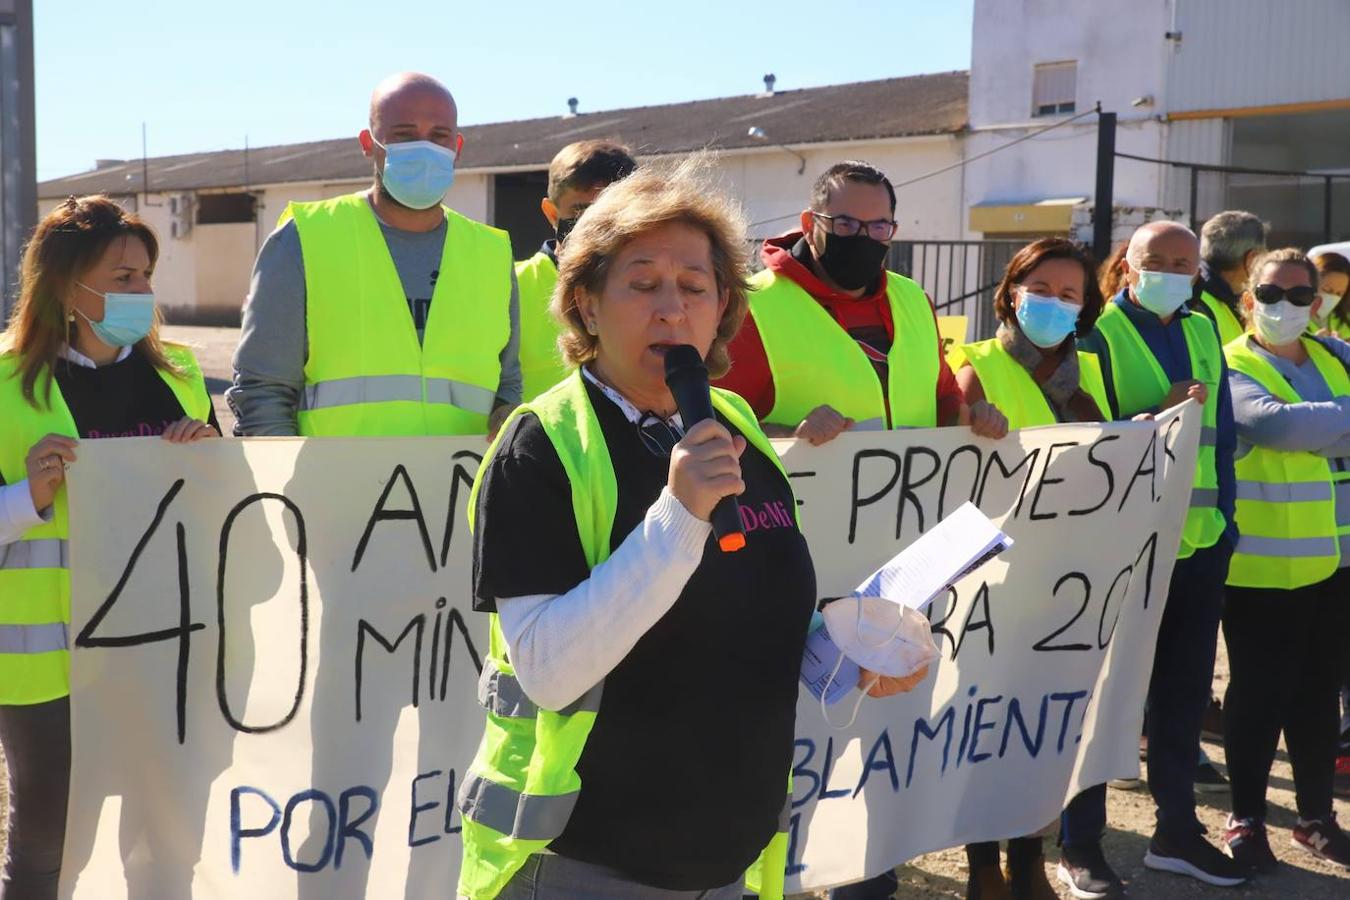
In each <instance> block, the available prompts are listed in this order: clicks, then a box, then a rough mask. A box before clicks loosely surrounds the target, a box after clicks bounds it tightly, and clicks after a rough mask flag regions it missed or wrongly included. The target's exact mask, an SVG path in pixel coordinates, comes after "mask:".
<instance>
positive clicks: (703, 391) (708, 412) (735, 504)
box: [670, 374, 745, 553]
mask: <svg viewBox="0 0 1350 900" xmlns="http://www.w3.org/2000/svg"><path fill="white" fill-rule="evenodd" d="M670 388H671V393H672V394H674V396H675V405H676V407H677V408H678V409H679V411H680V418H681V419H683V420H684V425H685V428H692V427H694V426H695V425H697V424H698V423H699V422H702V421H703V420H704V419H711V418H714V415H713V408H712V397H711V396H710V395H709V392H708V382H707V375H706V374H704V376H703V378H693V379H691V378H689V377H688V376H687V375H686V376H685V377H681V378H676V379H675V380H673V381H671V382H670ZM708 518H709V521H710V522H711V523H712V527H713V534H714V535H715V536H716V538H717V546H718V547H720V548H721V549H722V552H723V553H735V552H736V551H737V550H740V549H742V548H744V547H745V531H744V530H743V529H742V527H741V504H740V502H739V501H738V500H737V499H736V497H735V495H734V494H730V495H728V496H726V497H723V498H722V499H721V500H718V501H717V505H716V506H714V507H713V511H712V515H711V516H709V517H708Z"/></svg>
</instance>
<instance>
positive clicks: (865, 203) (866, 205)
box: [717, 161, 1008, 900]
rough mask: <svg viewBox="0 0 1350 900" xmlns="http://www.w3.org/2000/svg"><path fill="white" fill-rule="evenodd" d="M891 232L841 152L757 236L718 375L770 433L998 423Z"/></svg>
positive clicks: (984, 428)
mask: <svg viewBox="0 0 1350 900" xmlns="http://www.w3.org/2000/svg"><path fill="white" fill-rule="evenodd" d="M895 231H896V222H895V188H894V187H892V186H891V182H890V179H888V178H887V177H886V175H885V174H884V173H883V172H881V171H880V170H879V169H877V168H876V167H875V166H871V165H869V164H867V163H865V162H858V161H847V162H841V163H837V164H835V165H833V166H831V167H830V168H828V169H826V170H825V172H824V173H823V174H822V175H821V176H820V177H819V178H818V179H816V182H815V185H814V186H813V188H812V191H811V202H810V205H809V206H808V207H807V208H806V209H805V210H803V211H802V213H801V219H800V230H798V231H792V232H789V233H787V234H785V235H782V236H781V237H777V238H771V239H770V240H767V241H765V242H764V248H763V251H762V258H763V261H764V266H765V268H764V270H763V271H761V272H759V273H758V274H756V275H755V276H754V277H753V278H752V279H751V285H752V287H753V288H754V291H753V292H752V293H751V294H750V312H749V314H748V315H747V316H746V319H745V324H744V325H742V326H741V330H740V332H739V333H738V334H737V335H736V337H735V339H733V340H732V342H731V345H730V347H729V348H728V349H729V353H730V356H731V371H730V372H728V373H727V375H726V376H725V377H723V378H722V379H720V380H719V381H718V382H717V384H718V386H720V387H723V388H726V389H728V390H731V391H735V392H736V393H737V394H740V395H741V396H742V397H744V398H745V399H746V400H747V401H748V402H749V403H750V406H751V408H752V409H753V410H754V411H755V415H756V416H757V417H758V418H759V420H760V421H761V422H762V423H763V426H764V432H765V433H766V434H767V435H769V436H770V437H796V438H800V439H802V440H806V441H810V442H811V443H812V444H815V445H820V444H824V443H826V442H828V441H832V440H834V439H835V438H836V437H838V436H839V435H840V434H842V433H843V432H845V431H847V430H849V429H860V430H874V429H878V430H879V429H887V428H933V427H936V426H940V425H958V424H965V425H969V426H970V427H971V428H972V429H973V430H974V431H975V433H976V434H980V435H984V436H987V437H994V438H998V437H1002V436H1003V435H1005V434H1007V432H1008V420H1007V419H1006V418H1005V417H1004V416H1003V414H1002V413H1000V412H999V411H998V409H997V408H996V407H994V406H993V405H992V404H990V403H988V402H987V401H984V400H981V401H979V402H978V403H975V404H972V405H969V406H968V405H967V404H966V402H965V398H964V396H963V395H962V393H961V388H960V387H959V386H958V385H957V383H956V377H955V376H954V375H953V374H952V371H951V368H950V367H949V366H948V365H947V361H946V359H945V358H944V355H943V352H942V338H941V336H940V335H939V334H938V329H937V315H936V313H935V312H934V310H933V304H932V303H931V302H930V301H929V299H928V297H927V295H926V294H924V291H923V288H921V287H920V286H919V285H918V284H916V283H915V282H913V281H911V280H910V279H908V278H905V277H904V276H903V275H897V274H896V273H894V272H889V271H887V270H886V268H885V261H886V254H887V252H888V251H889V250H890V246H891V239H892V238H893V237H894V236H895ZM896 887H897V881H896V878H895V875H894V874H893V873H891V872H886V873H884V874H882V875H880V876H877V877H875V878H870V879H868V880H866V881H863V882H860V883H858V884H853V885H848V886H846V887H841V888H837V889H835V891H834V892H833V896H834V897H835V900H871V898H880V897H890V896H891V895H892V894H894V893H895V891H896Z"/></svg>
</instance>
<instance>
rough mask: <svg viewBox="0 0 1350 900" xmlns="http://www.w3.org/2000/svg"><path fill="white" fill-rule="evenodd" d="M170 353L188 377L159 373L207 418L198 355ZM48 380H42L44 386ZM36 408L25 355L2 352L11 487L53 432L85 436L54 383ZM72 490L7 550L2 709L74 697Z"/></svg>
mask: <svg viewBox="0 0 1350 900" xmlns="http://www.w3.org/2000/svg"><path fill="white" fill-rule="evenodd" d="M164 355H165V356H167V357H168V358H169V360H170V361H171V362H172V363H174V365H176V366H177V367H178V368H179V369H180V370H181V371H182V372H183V373H184V376H185V377H183V378H177V377H175V376H174V375H172V374H170V373H168V372H165V371H162V370H161V371H160V373H159V374H160V377H162V378H163V379H164V382H165V384H167V385H168V386H169V388H170V389H171V390H172V391H173V394H174V396H175V397H176V398H178V402H179V404H180V405H181V406H182V407H183V410H184V412H185V413H186V414H187V415H189V416H191V417H193V418H194V419H201V420H202V421H205V420H206V418H207V417H208V416H209V415H210V413H211V397H210V396H209V395H208V394H207V392H206V382H205V380H204V379H203V378H202V373H201V369H200V368H199V367H198V365H197V360H196V357H194V356H193V355H192V351H191V350H189V349H188V348H187V347H183V346H179V345H171V344H166V345H165V346H164ZM43 380H44V379H43V378H42V377H41V376H40V377H39V380H38V384H39V385H41V384H42V382H43ZM38 399H39V406H40V407H41V408H37V409H35V408H34V407H33V406H32V404H30V403H29V402H28V401H27V400H26V399H25V398H24V396H23V387H22V381H21V375H20V373H19V366H18V358H17V357H16V356H15V355H14V354H12V353H6V354H4V355H0V422H4V427H3V428H0V474H2V475H4V477H5V483H6V484H18V483H19V482H20V481H22V480H24V479H25V478H27V477H28V467H27V464H26V459H27V457H28V451H29V450H31V449H32V447H33V445H34V444H36V443H37V442H38V441H40V440H42V438H44V437H46V436H47V435H49V434H63V435H66V436H67V437H79V432H78V431H77V430H76V428H75V420H74V419H73V418H72V417H71V414H70V408H69V407H67V406H66V401H65V398H64V397H62V396H61V389H60V387H58V386H57V385H56V384H55V383H54V382H53V384H52V391H51V400H50V404H43V403H42V402H41V393H39V395H38ZM68 526H69V522H68V519H67V513H66V488H65V485H64V484H63V485H62V486H61V487H60V489H59V490H58V491H57V493H56V500H55V502H53V504H52V519H51V521H50V522H44V523H43V524H41V525H38V526H36V527H34V528H30V529H28V530H27V531H25V532H24V533H23V536H22V537H20V538H19V540H17V541H15V542H14V543H11V544H4V545H0V706H27V705H31V704H34V703H45V702H47V701H48V700H55V699H57V698H59V697H64V696H66V695H67V694H69V693H70V638H69V635H68V634H67V632H68V627H69V625H70V570H69V568H68V559H69V552H68V550H67V545H66V540H67V538H68V537H69V534H70V531H69V527H68Z"/></svg>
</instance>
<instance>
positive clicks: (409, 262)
mask: <svg viewBox="0 0 1350 900" xmlns="http://www.w3.org/2000/svg"><path fill="white" fill-rule="evenodd" d="M377 220H378V219H377ZM379 224H380V231H381V233H382V234H383V235H384V240H385V243H386V244H387V245H388V247H389V255H390V256H391V257H393V260H394V268H395V269H396V270H397V271H398V277H399V280H400V281H401V282H402V283H403V291H404V294H405V295H406V296H407V298H408V311H409V313H410V315H412V317H413V323H414V324H415V325H416V326H417V339H418V340H419V341H420V340H421V339H422V333H423V330H424V328H425V326H426V321H427V315H428V313H429V311H430V308H431V297H432V293H433V291H434V290H435V287H436V278H437V276H438V275H439V274H440V266H441V254H442V251H443V249H444V247H445V234H446V223H445V222H444V221H443V222H441V225H440V227H439V228H437V229H435V230H434V231H425V232H414V231H402V230H400V229H397V228H394V227H392V226H390V225H387V224H385V223H384V222H380V223H379ZM308 355H309V344H308V340H307V336H306V331H305V264H304V258H303V256H302V254H301V251H300V234H299V232H298V231H297V230H296V227H295V222H294V221H287V222H286V223H285V224H283V225H282V226H281V227H279V228H278V229H277V230H276V231H274V232H272V234H271V235H269V236H268V238H267V240H266V241H264V242H263V245H262V249H261V250H260V251H258V259H257V261H256V262H255V263H254V265H253V277H252V281H251V282H250V284H249V294H248V303H247V304H246V305H245V307H244V321H243V330H242V333H241V335H240V339H239V347H238V349H236V350H235V354H234V385H233V386H232V387H230V388H229V389H228V390H227V391H226V392H225V399H226V400H227V401H228V402H229V404H230V408H231V409H232V410H233V411H234V414H235V418H236V419H237V421H236V423H235V426H234V433H235V435H236V436H239V437H245V436H248V437H253V436H258V435H294V434H296V433H297V425H296V414H297V412H298V411H299V409H300V398H301V397H302V396H303V391H304V387H305V360H306V359H307V358H308ZM499 359H500V362H501V378H500V381H499V382H498V384H497V404H498V405H503V404H505V405H508V406H515V405H516V404H518V403H520V394H521V379H520V299H519V294H518V290H517V288H516V274H515V270H514V269H512V271H511V337H510V339H509V340H508V341H507V343H506V346H505V347H503V348H502V351H501V354H500V357H499Z"/></svg>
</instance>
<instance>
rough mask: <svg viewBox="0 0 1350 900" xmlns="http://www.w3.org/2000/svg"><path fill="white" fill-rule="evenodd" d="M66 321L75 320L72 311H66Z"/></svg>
mask: <svg viewBox="0 0 1350 900" xmlns="http://www.w3.org/2000/svg"><path fill="white" fill-rule="evenodd" d="M66 321H67V322H74V321H75V314H74V313H73V312H69V313H66Z"/></svg>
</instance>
